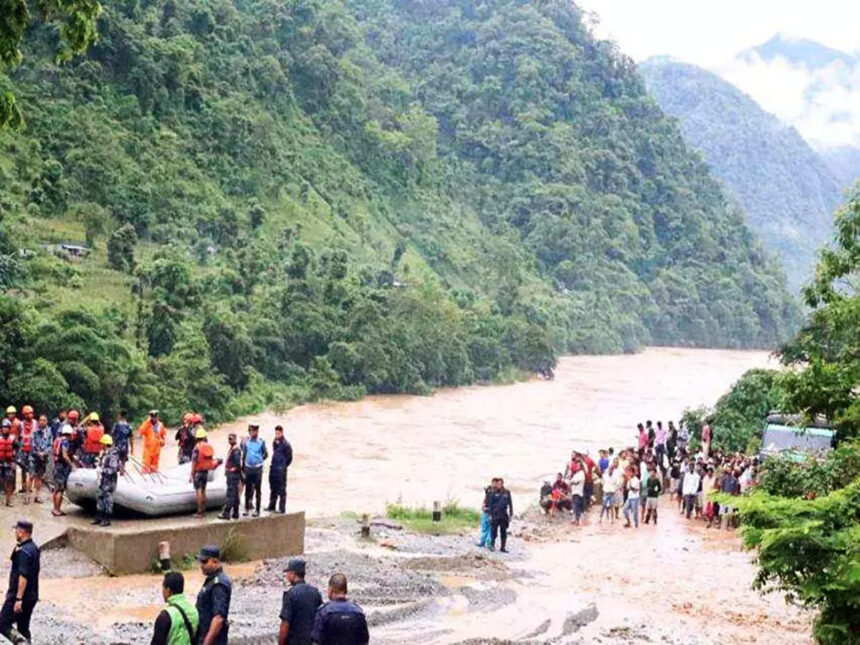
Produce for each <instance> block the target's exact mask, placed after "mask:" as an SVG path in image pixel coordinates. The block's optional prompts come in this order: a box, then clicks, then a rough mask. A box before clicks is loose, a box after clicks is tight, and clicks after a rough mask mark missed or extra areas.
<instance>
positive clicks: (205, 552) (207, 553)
mask: <svg viewBox="0 0 860 645" xmlns="http://www.w3.org/2000/svg"><path fill="white" fill-rule="evenodd" d="M210 558H216V559H218V560H220V559H221V551H220V550H219V549H218V547H217V546H215V545H214V544H207V545H206V546H204V547H202V548H201V549H200V553H198V554H197V559H198V560H199V561H200V562H206V561H207V560H209V559H210Z"/></svg>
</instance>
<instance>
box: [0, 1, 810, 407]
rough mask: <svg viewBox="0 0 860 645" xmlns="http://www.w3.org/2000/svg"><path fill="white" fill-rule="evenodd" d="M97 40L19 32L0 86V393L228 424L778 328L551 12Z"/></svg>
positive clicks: (188, 7) (771, 286)
mask: <svg viewBox="0 0 860 645" xmlns="http://www.w3.org/2000/svg"><path fill="white" fill-rule="evenodd" d="M63 6H66V3H64V5H63ZM97 27H98V39H97V41H96V43H95V44H94V45H93V46H92V47H91V48H90V49H89V51H88V52H87V53H86V55H84V56H80V57H77V58H75V59H73V60H71V61H70V62H68V63H67V64H65V65H63V66H61V67H59V66H57V64H56V62H55V52H56V47H57V45H56V43H57V40H56V39H57V36H56V33H55V31H54V29H53V27H52V26H51V25H50V24H44V23H43V24H37V25H35V26H34V27H33V28H32V30H31V32H30V34H31V36H32V37H30V38H28V39H27V41H26V42H25V45H24V53H25V56H24V59H23V61H22V63H21V64H20V65H18V66H17V67H16V68H15V69H14V70H12V71H11V72H10V73H9V76H8V78H6V79H4V81H3V82H5V83H7V84H8V85H9V86H10V87H11V88H12V90H13V91H14V92H15V95H16V97H17V98H18V101H19V103H20V104H21V105H23V106H24V107H25V109H26V113H27V120H28V127H27V128H26V129H25V130H21V131H8V130H7V131H5V132H2V133H0V150H2V153H1V154H0V214H2V217H3V221H2V225H0V246H2V248H0V250H2V253H0V286H2V288H3V289H4V290H5V291H6V292H7V293H8V294H9V297H8V303H7V305H3V307H0V314H2V312H3V311H6V309H8V311H9V312H11V311H12V310H11V308H13V307H17V311H19V312H20V315H21V316H23V319H24V320H22V321H15V320H14V316H12V315H9V316H8V317H7V318H6V319H7V320H8V325H7V327H8V334H5V335H4V334H0V342H4V345H3V348H4V350H5V349H8V350H9V352H10V354H9V355H11V356H16V357H18V360H17V362H15V361H13V362H12V363H10V369H9V371H8V372H4V376H3V378H4V379H5V381H4V388H3V389H2V390H0V395H2V396H4V397H10V396H13V395H14V396H15V397H18V396H25V394H26V392H25V389H22V388H23V386H22V385H21V384H24V383H27V382H28V381H27V379H28V378H29V377H27V376H26V375H27V374H31V373H33V370H34V369H36V366H37V363H36V361H39V362H38V373H40V374H44V375H45V382H47V383H52V384H53V386H52V387H53V388H54V389H55V390H56V392H57V394H56V396H55V399H56V400H57V402H58V403H57V404H58V405H59V402H60V401H64V400H72V397H77V399H76V400H79V401H81V402H83V403H84V404H86V405H87V406H102V407H103V408H106V409H103V412H105V413H107V412H109V411H111V410H115V409H116V408H117V407H120V406H128V407H130V408H131V409H132V411H133V412H139V411H140V410H142V409H143V408H145V406H146V405H150V404H156V403H157V404H158V405H159V407H160V408H161V409H163V410H165V412H166V414H167V415H168V416H167V418H168V420H169V421H172V420H173V419H172V418H171V415H175V414H178V413H179V412H180V411H181V410H182V409H183V408H185V407H194V408H199V409H201V410H202V411H204V412H206V413H208V414H209V416H210V418H221V417H224V416H229V415H231V414H236V413H238V412H240V411H242V410H246V409H251V408H253V407H255V406H256V407H259V406H260V405H264V404H267V403H281V402H289V401H294V400H298V399H307V398H314V397H327V396H343V397H354V396H359V395H361V394H362V393H363V392H366V391H369V392H404V391H409V392H424V391H427V390H428V388H432V387H435V386H440V385H459V384H463V383H470V382H474V381H475V380H491V379H499V378H511V377H512V376H513V375H515V374H516V373H517V372H518V371H523V370H526V371H542V372H548V371H549V370H550V369H551V368H552V366H553V365H554V362H555V357H556V355H557V354H558V353H560V352H620V351H633V350H636V349H637V348H639V347H641V346H642V345H643V344H646V343H655V342H657V343H668V344H679V345H688V346H720V347H723V346H726V347H769V346H774V345H775V344H776V343H778V342H779V341H781V340H783V339H784V338H785V337H786V336H787V334H788V333H789V332H790V331H791V330H792V328H793V326H795V325H796V321H797V310H796V308H795V306H794V303H793V301H792V300H791V298H790V297H789V296H788V295H787V293H786V290H785V288H784V282H783V279H782V278H781V276H780V274H779V271H778V270H777V269H776V268H775V265H774V263H773V262H772V261H771V260H770V259H769V258H768V257H767V256H766V255H765V254H764V253H763V252H762V250H761V249H760V248H759V246H758V245H757V243H756V241H755V239H754V237H753V236H752V235H751V234H750V232H749V230H748V229H747V228H746V227H745V226H744V224H743V217H742V214H741V213H740V212H739V211H738V210H737V209H736V208H734V207H733V206H732V205H731V204H730V203H729V202H728V200H727V199H726V198H725V196H724V194H723V193H722V192H721V189H720V188H719V186H718V185H717V184H716V183H715V182H714V181H713V180H712V179H711V178H710V177H709V175H708V171H707V168H706V167H705V165H704V164H703V163H702V162H701V161H700V160H699V159H698V158H697V156H696V155H694V154H692V153H691V152H690V151H689V150H688V149H687V148H686V147H685V145H684V143H683V140H682V138H681V136H680V134H679V132H678V130H677V128H676V127H675V126H674V125H673V124H672V123H671V122H670V121H668V120H667V119H666V118H664V116H663V115H662V113H661V112H660V110H659V109H658V108H657V107H656V106H655V105H654V104H653V102H652V101H651V100H650V99H649V98H648V97H647V96H646V94H645V92H644V89H643V87H642V83H641V81H640V79H639V77H638V76H637V74H636V71H635V69H634V66H633V65H632V64H631V62H630V61H629V60H628V59H626V58H625V57H623V56H622V55H620V54H619V53H618V52H617V51H615V49H614V48H613V47H612V46H610V45H609V44H607V43H604V42H599V41H596V40H594V39H593V38H592V36H591V35H590V34H589V33H588V32H587V29H586V28H585V27H584V26H583V24H582V20H581V16H580V13H579V11H578V10H577V9H576V8H575V7H574V6H573V5H571V4H570V3H568V2H565V1H562V0H552V1H550V2H545V3H539V4H533V3H523V2H515V1H513V0H507V1H502V2H496V3H484V2H466V3H463V2H459V1H458V2H454V1H441V2H436V1H434V2H417V1H408V2H393V1H392V2H388V1H385V0H375V1H374V2H357V1H356V2H355V3H351V2H343V1H341V0H290V1H289V2H281V3H271V2H264V1H263V0H244V1H243V2H231V1H228V0H207V1H203V0H122V1H119V2H114V3H110V4H106V5H105V9H104V11H103V12H102V14H101V15H100V17H99V18H98V21H97ZM70 242H71V243H72V244H87V245H88V246H89V247H90V250H89V253H88V254H86V255H85V256H83V257H81V258H78V257H76V256H73V257H71V258H69V257H67V253H68V252H67V251H64V250H63V248H64V245H65V246H68V243H70ZM0 317H2V316H0ZM0 324H2V323H0ZM49 330H50V332H51V334H52V335H55V334H56V335H57V338H63V339H64V340H63V343H62V344H60V345H51V344H50V343H48V341H46V340H43V339H42V333H43V332H47V331H49ZM7 336H8V338H9V339H10V340H9V341H8V342H7V341H3V340H2V339H3V338H5V337H7ZM93 344H94V345H93ZM78 345H81V347H78ZM91 345H93V346H97V347H99V348H100V350H102V351H98V352H95V351H92V348H91V347H90V346H91ZM12 385H14V386H15V389H13V388H12Z"/></svg>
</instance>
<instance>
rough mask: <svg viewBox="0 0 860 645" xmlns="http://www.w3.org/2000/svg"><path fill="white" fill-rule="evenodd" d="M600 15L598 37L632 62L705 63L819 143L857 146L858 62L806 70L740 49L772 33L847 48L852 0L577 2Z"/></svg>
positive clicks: (855, 12)
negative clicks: (743, 55) (665, 58)
mask: <svg viewBox="0 0 860 645" xmlns="http://www.w3.org/2000/svg"><path fill="white" fill-rule="evenodd" d="M577 4H579V5H580V6H581V7H582V8H583V9H584V10H586V11H590V12H594V13H596V14H597V15H598V17H599V24H598V25H597V26H596V28H595V33H596V35H597V36H598V37H601V38H608V39H610V40H614V41H615V42H617V43H618V45H619V47H620V48H621V50H622V51H623V52H625V53H626V54H628V55H630V56H631V57H632V58H633V59H634V60H639V61H641V60H645V59H646V58H648V57H650V56H655V55H661V54H668V55H670V56H672V57H673V58H676V59H678V60H681V61H685V62H689V63H693V64H695V65H699V66H700V67H704V68H706V69H710V70H712V71H714V72H716V73H717V74H720V75H721V76H722V77H723V78H725V79H726V80H728V81H729V82H731V83H733V84H735V85H736V86H737V87H739V88H740V89H741V90H743V91H744V92H746V93H747V94H749V95H750V96H751V97H752V98H753V99H754V100H755V101H756V102H758V103H759V104H760V105H761V106H762V107H763V108H764V109H765V110H767V111H769V112H771V113H773V114H775V115H776V116H777V117H779V118H780V119H781V120H783V121H784V122H786V123H790V124H792V125H794V126H795V127H796V128H797V129H798V130H799V131H800V132H801V134H803V136H804V137H805V138H807V139H808V140H809V141H811V142H813V143H815V144H816V145H819V146H824V147H826V146H834V145H845V144H851V145H856V146H860V64H857V65H855V66H854V67H853V68H850V67H847V66H845V65H844V64H842V63H834V64H832V65H830V66H828V67H826V68H822V69H817V70H809V69H806V68H805V67H803V66H796V65H792V64H791V63H789V62H788V61H786V60H784V59H775V60H770V61H763V60H761V59H760V58H758V57H755V56H753V57H750V58H749V60H739V59H738V58H737V54H738V53H739V52H741V51H743V50H745V49H748V48H750V47H754V46H756V45H759V44H761V43H763V42H765V41H767V40H769V39H770V38H771V37H772V36H773V35H774V34H776V33H786V34H791V35H792V36H795V37H798V38H808V39H810V40H814V41H816V42H819V43H821V44H823V45H825V46H828V47H832V48H834V49H839V50H842V51H845V52H848V53H853V52H857V50H858V46H860V37H858V29H857V26H858V25H860V2H857V1H855V0H817V1H816V2H814V3H812V2H808V0H722V1H721V2H707V3H705V2H701V1H698V2H696V1H691V0H647V1H644V0H579V1H578V2H577Z"/></svg>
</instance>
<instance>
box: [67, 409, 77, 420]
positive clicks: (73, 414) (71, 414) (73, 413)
mask: <svg viewBox="0 0 860 645" xmlns="http://www.w3.org/2000/svg"><path fill="white" fill-rule="evenodd" d="M80 416H81V414H80V412H78V411H77V410H69V413H68V414H67V415H66V418H67V419H68V420H69V421H77V420H78V419H79V418H80Z"/></svg>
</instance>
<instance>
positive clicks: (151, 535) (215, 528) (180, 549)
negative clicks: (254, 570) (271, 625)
mask: <svg viewBox="0 0 860 645" xmlns="http://www.w3.org/2000/svg"><path fill="white" fill-rule="evenodd" d="M66 540H67V543H68V545H69V546H71V547H73V548H75V549H78V550H79V551H81V552H83V553H85V554H86V555H88V556H89V557H90V558H92V559H93V560H95V561H96V562H98V563H99V564H101V565H102V566H104V567H105V568H106V569H107V570H108V571H109V572H110V573H111V574H113V575H126V574H132V573H145V572H148V571H150V570H151V569H152V566H153V563H154V562H156V560H157V557H158V543H159V542H164V541H167V542H169V543H170V554H171V557H172V558H173V560H174V561H178V560H181V559H182V558H183V556H185V555H186V554H196V553H197V551H198V550H199V549H200V547H201V546H203V545H204V544H217V545H219V546H220V547H221V548H222V549H223V548H225V547H229V548H231V549H232V550H233V552H234V553H237V552H238V553H241V554H242V556H243V557H244V558H247V559H253V560H257V559H261V558H273V557H282V556H287V555H299V554H301V553H303V552H304V547H305V514H304V512H299V513H287V514H285V515H269V516H266V517H259V518H253V519H242V520H234V521H224V520H217V519H212V518H211V517H209V518H207V519H204V520H200V519H196V518H181V519H176V520H173V521H169V522H160V523H157V524H156V525H155V526H153V525H152V524H151V523H150V522H148V521H146V520H139V521H133V522H123V523H122V525H120V526H116V527H113V526H112V527H109V528H107V529H104V528H96V527H92V528H89V527H84V526H80V525H77V526H69V528H68V531H67V532H66Z"/></svg>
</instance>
